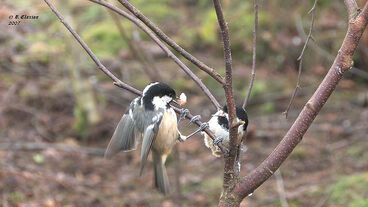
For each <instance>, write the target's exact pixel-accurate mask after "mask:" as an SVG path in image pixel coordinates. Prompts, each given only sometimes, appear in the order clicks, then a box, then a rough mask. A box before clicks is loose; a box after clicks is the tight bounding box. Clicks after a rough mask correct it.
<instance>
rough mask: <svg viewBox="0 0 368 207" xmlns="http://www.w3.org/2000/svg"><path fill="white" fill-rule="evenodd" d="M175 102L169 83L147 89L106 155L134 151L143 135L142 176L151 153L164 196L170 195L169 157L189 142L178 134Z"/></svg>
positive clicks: (129, 111) (132, 106)
mask: <svg viewBox="0 0 368 207" xmlns="http://www.w3.org/2000/svg"><path fill="white" fill-rule="evenodd" d="M175 99H176V93H175V91H174V89H172V88H171V87H170V86H169V85H167V84H166V83H162V82H155V83H151V84H149V85H148V86H146V87H145V89H144V90H143V95H142V97H138V98H136V99H134V100H133V101H132V102H131V103H130V106H129V108H128V109H127V111H126V112H125V114H124V115H123V117H122V118H121V120H120V122H119V124H118V126H117V128H116V130H115V132H114V134H113V136H112V138H111V140H110V143H109V145H108V147H107V149H106V152H105V157H106V158H110V157H112V156H113V155H115V154H116V153H118V152H119V151H129V150H133V149H135V147H136V139H137V138H138V137H139V135H140V134H142V135H143V141H142V150H141V166H140V174H142V170H143V168H144V164H145V162H146V160H147V157H148V154H149V152H150V150H151V151H152V160H153V166H154V181H155V187H156V188H157V189H158V190H159V191H160V192H162V193H163V194H167V193H169V192H170V189H169V180H168V176H167V173H166V168H165V161H166V158H167V156H168V155H169V154H170V152H171V149H172V147H173V146H174V145H175V143H176V142H177V141H178V140H179V141H183V140H185V139H186V137H185V136H182V135H181V134H180V132H179V131H178V127H177V117H176V114H175V111H174V110H173V108H172V107H171V106H170V103H171V102H175ZM178 102H179V103H181V100H180V99H178Z"/></svg>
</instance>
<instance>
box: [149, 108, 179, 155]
mask: <svg viewBox="0 0 368 207" xmlns="http://www.w3.org/2000/svg"><path fill="white" fill-rule="evenodd" d="M178 136H179V134H178V126H177V118H176V114H175V112H174V110H173V109H171V108H170V109H168V110H165V112H164V115H163V117H162V120H161V123H160V127H159V129H158V132H157V136H156V139H155V141H154V142H153V145H152V148H153V150H155V151H156V152H158V153H160V154H168V153H170V152H171V148H172V147H173V146H174V144H175V143H176V141H177V139H178Z"/></svg>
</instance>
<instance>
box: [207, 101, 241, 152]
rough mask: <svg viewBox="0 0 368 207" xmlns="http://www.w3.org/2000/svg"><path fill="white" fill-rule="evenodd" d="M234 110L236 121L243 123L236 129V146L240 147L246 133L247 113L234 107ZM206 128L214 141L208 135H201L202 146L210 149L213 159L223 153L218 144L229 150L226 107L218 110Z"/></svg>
mask: <svg viewBox="0 0 368 207" xmlns="http://www.w3.org/2000/svg"><path fill="white" fill-rule="evenodd" d="M235 109H236V119H237V120H236V121H237V122H239V121H243V122H244V123H242V124H241V125H239V127H238V139H237V146H241V142H242V140H243V137H244V135H245V133H246V130H247V127H248V115H247V112H246V111H245V110H244V109H243V108H242V107H239V106H236V107H235ZM208 128H209V130H210V131H212V132H213V134H214V135H215V137H216V139H215V140H214V141H213V140H212V139H211V137H209V136H208V134H206V133H203V132H202V134H203V135H204V144H205V145H206V147H207V148H209V149H211V151H212V154H213V155H214V156H215V157H221V156H222V155H223V152H222V151H221V149H220V148H219V147H218V146H217V144H218V143H219V142H222V144H223V145H224V146H225V147H226V148H229V145H230V139H229V115H228V110H227V106H226V105H225V106H224V107H223V108H222V109H220V110H218V111H217V112H216V113H215V114H213V115H212V117H211V119H210V120H209V121H208ZM238 157H239V156H238Z"/></svg>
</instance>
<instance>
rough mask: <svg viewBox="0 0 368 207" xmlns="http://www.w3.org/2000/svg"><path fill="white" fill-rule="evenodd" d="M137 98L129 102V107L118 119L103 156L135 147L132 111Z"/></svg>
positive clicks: (109, 155) (109, 156) (106, 156)
mask: <svg viewBox="0 0 368 207" xmlns="http://www.w3.org/2000/svg"><path fill="white" fill-rule="evenodd" d="M137 100H138V99H135V100H134V101H133V102H132V103H131V104H130V107H129V108H128V110H127V111H126V113H125V114H124V115H123V117H122V118H121V119H120V121H119V123H118V126H117V127H116V129H115V131H114V134H113V135H112V137H111V140H110V142H109V145H108V146H107V149H106V152H105V158H111V157H112V156H114V155H115V154H116V153H118V152H119V151H131V150H135V149H136V139H135V137H136V135H138V133H137V132H136V129H135V124H134V120H133V111H134V109H135V108H136V107H137V103H138V101H137Z"/></svg>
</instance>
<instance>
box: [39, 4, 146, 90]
mask: <svg viewBox="0 0 368 207" xmlns="http://www.w3.org/2000/svg"><path fill="white" fill-rule="evenodd" d="M44 1H45V3H46V4H47V5H48V6H49V7H50V9H51V10H52V11H53V12H54V13H55V15H56V16H57V17H58V18H59V20H60V22H61V23H63V24H64V26H65V27H66V28H67V29H68V30H69V32H70V33H72V35H73V36H74V38H75V39H76V40H77V41H78V42H79V44H80V45H81V46H82V47H83V49H84V50H85V51H86V52H87V53H88V55H89V56H90V57H91V58H92V60H93V61H94V62H95V63H96V65H97V66H98V68H99V69H100V70H102V72H104V73H105V74H106V75H107V76H108V77H109V78H111V80H113V81H114V84H115V85H116V86H118V87H120V88H124V89H126V90H128V91H130V92H132V93H134V94H137V95H140V94H141V93H140V91H139V90H137V89H135V88H133V87H131V86H130V85H128V84H126V83H123V82H122V81H121V80H119V79H118V78H117V77H116V76H115V75H114V74H112V73H111V72H110V71H109V70H108V69H106V67H105V66H104V65H103V64H102V63H101V62H100V60H99V59H98V58H97V57H96V55H95V54H93V52H92V51H91V49H89V47H88V46H87V44H86V43H85V42H84V41H83V40H82V39H81V38H80V37H79V35H78V34H77V33H76V32H75V31H74V30H73V29H72V27H71V26H70V25H69V24H68V23H67V22H66V21H65V20H64V17H63V16H62V15H61V14H60V13H59V12H58V11H57V10H56V8H55V7H54V5H52V4H51V3H50V1H49V0H44Z"/></svg>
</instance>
